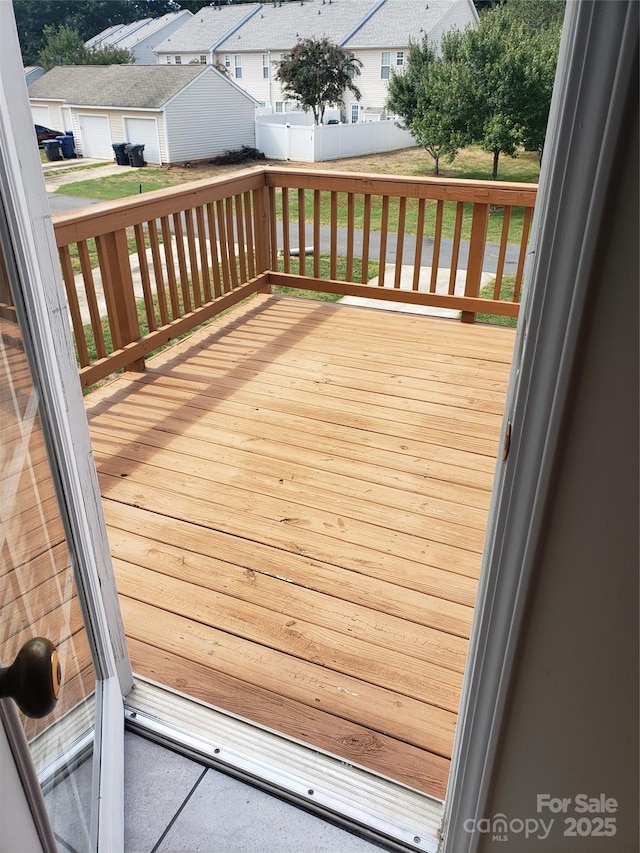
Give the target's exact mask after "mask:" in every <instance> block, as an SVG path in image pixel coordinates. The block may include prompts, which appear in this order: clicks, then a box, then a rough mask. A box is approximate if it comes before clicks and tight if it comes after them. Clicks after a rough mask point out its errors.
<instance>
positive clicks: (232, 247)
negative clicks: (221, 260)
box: [224, 198, 238, 290]
mask: <svg viewBox="0 0 640 853" xmlns="http://www.w3.org/2000/svg"><path fill="white" fill-rule="evenodd" d="M224 209H225V215H226V217H227V223H226V224H227V247H228V250H229V268H230V270H231V289H232V290H233V289H234V288H236V287H237V286H238V261H237V255H236V235H235V229H234V218H233V198H226V199H225V203H224Z"/></svg>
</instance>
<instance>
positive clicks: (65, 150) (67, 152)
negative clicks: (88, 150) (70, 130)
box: [56, 134, 76, 160]
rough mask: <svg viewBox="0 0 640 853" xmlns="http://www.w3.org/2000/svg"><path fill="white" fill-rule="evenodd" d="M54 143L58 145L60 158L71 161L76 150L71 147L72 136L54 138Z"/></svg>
mask: <svg viewBox="0 0 640 853" xmlns="http://www.w3.org/2000/svg"><path fill="white" fill-rule="evenodd" d="M56 141H57V142H59V143H60V148H61V149H62V156H63V157H64V159H65V160H73V158H74V157H75V156H76V149H75V148H74V146H73V134H72V135H71V136H69V134H65V135H64V136H56Z"/></svg>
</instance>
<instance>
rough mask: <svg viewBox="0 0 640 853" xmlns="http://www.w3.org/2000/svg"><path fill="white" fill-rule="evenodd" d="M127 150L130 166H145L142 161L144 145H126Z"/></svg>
mask: <svg viewBox="0 0 640 853" xmlns="http://www.w3.org/2000/svg"><path fill="white" fill-rule="evenodd" d="M127 148H128V150H129V163H130V164H131V165H132V166H146V165H147V164H146V163H145V162H144V154H143V153H142V152H143V151H144V145H128V146H127Z"/></svg>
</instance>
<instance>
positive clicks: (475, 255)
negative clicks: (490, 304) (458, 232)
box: [461, 204, 489, 323]
mask: <svg viewBox="0 0 640 853" xmlns="http://www.w3.org/2000/svg"><path fill="white" fill-rule="evenodd" d="M488 226H489V205H488V204H474V205H473V219H472V220H471V240H470V242H469V259H468V261H467V278H466V281H465V284H464V295H465V296H471V297H474V298H477V297H478V296H480V280H481V277H482V262H483V260H484V249H485V245H486V241H487V228H488ZM475 319H476V312H475V311H463V312H462V317H461V320H462V322H463V323H474V322H475Z"/></svg>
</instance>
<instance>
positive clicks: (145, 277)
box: [133, 223, 156, 332]
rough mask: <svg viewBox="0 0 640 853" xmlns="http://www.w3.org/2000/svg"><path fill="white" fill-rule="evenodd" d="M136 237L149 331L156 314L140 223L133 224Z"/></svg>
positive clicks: (154, 322) (152, 328)
mask: <svg viewBox="0 0 640 853" xmlns="http://www.w3.org/2000/svg"><path fill="white" fill-rule="evenodd" d="M133 231H134V234H135V237H136V248H137V250H138V264H139V266H140V278H141V281H142V295H143V297H144V307H145V312H146V315H147V324H148V326H149V331H150V332H155V330H156V316H155V310H154V307H153V294H152V293H151V280H150V278H149V265H148V263H147V247H146V245H145V242H146V241H145V237H144V228H143V226H142V224H141V223H139V224H136V225H134V228H133Z"/></svg>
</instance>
